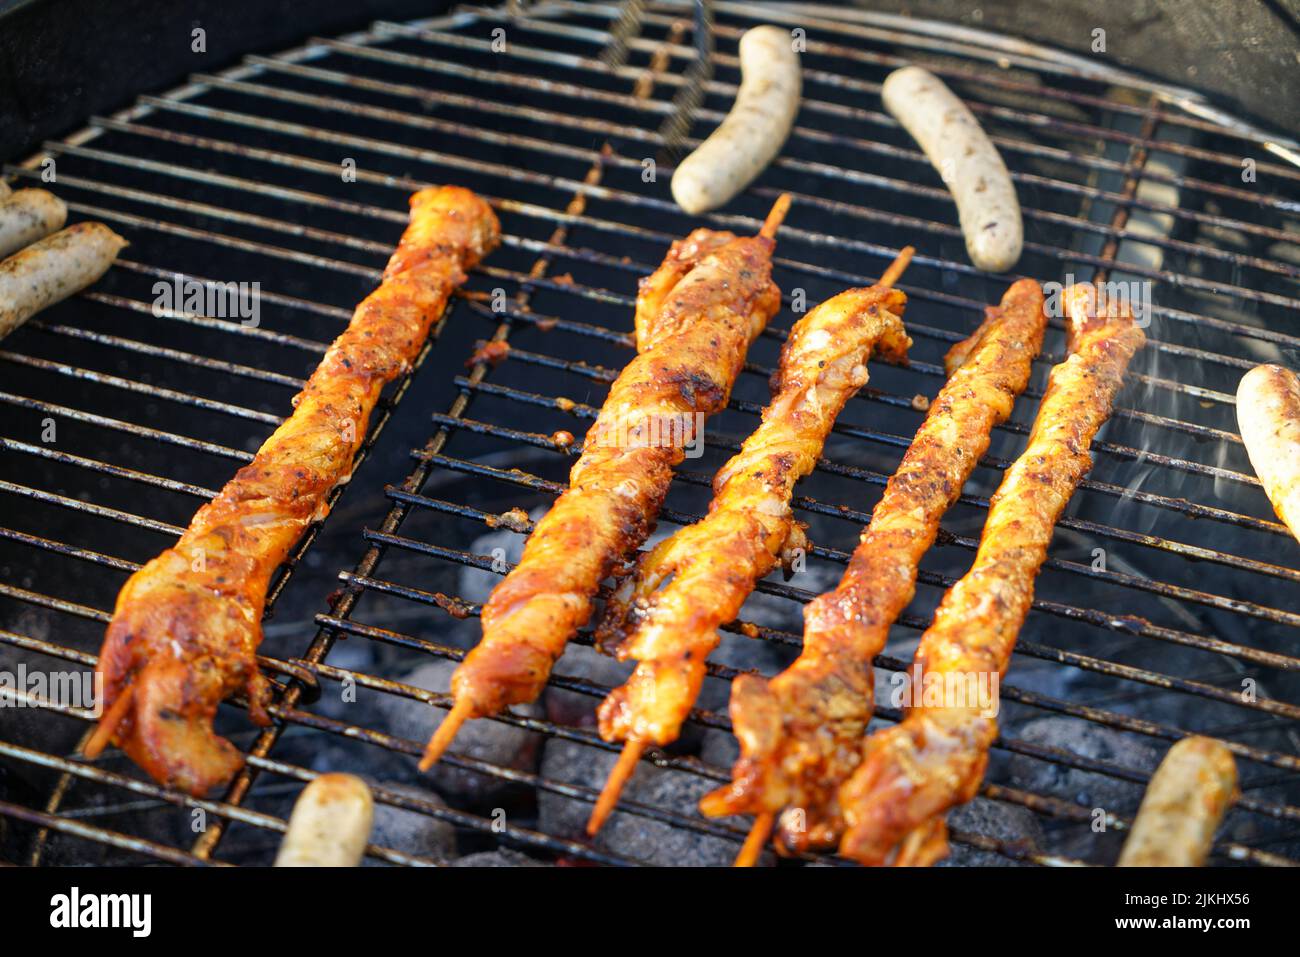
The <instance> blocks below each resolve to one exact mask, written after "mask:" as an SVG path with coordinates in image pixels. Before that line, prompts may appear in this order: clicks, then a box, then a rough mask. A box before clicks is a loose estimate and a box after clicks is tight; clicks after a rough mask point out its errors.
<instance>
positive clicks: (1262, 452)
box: [1237, 365, 1300, 539]
mask: <svg viewBox="0 0 1300 957" xmlns="http://www.w3.org/2000/svg"><path fill="white" fill-rule="evenodd" d="M1237 425H1238V426H1239V427H1240V428H1241V441H1242V442H1244V443H1245V444H1246V452H1247V454H1249V455H1250V464H1251V465H1252V466H1254V468H1255V474H1256V475H1258V476H1259V480H1260V482H1261V483H1263V486H1264V492H1265V493H1266V494H1267V495H1268V499H1269V501H1270V502H1272V503H1273V510H1274V511H1276V512H1277V515H1278V518H1280V519H1282V521H1284V522H1286V524H1287V526H1288V527H1289V528H1290V529H1291V532H1292V534H1294V535H1295V536H1296V538H1297V539H1300V379H1298V378H1296V374H1295V373H1294V372H1292V371H1291V370H1290V369H1283V368H1282V367H1281V366H1273V365H1264V366H1256V367H1255V368H1253V369H1251V370H1250V371H1249V372H1247V373H1246V374H1245V375H1244V376H1242V377H1241V384H1240V385H1238V386H1237Z"/></svg>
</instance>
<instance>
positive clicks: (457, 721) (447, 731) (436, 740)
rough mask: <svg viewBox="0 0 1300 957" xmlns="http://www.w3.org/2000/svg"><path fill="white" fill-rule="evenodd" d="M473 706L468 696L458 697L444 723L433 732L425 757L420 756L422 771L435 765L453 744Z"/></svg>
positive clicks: (425, 750)
mask: <svg viewBox="0 0 1300 957" xmlns="http://www.w3.org/2000/svg"><path fill="white" fill-rule="evenodd" d="M472 707H473V705H472V704H471V703H470V700H469V699H468V698H458V699H457V700H456V703H455V704H454V705H452V708H451V710H450V711H448V712H447V717H445V718H443V719H442V724H440V725H438V730H436V731H435V732H433V737H431V738H430V739H429V744H428V746H427V747H425V749H424V757H422V758H420V770H421V771H427V770H429V768H431V767H433V766H434V765H435V764H436V763H437V762H438V759H439V758H440V757H442V753H443V752H444V751H446V750H447V748H448V747H450V746H451V742H452V740H453V739H454V738H455V737H456V733H457V732H458V731H460V726H461V725H462V724H464V723H465V722H466V721H467V720H468V719H469V713H470V710H471V708H472Z"/></svg>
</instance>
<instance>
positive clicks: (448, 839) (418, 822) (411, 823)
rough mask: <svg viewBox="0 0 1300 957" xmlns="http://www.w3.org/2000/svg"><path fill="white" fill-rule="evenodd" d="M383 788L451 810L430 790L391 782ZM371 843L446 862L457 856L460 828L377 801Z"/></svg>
mask: <svg viewBox="0 0 1300 957" xmlns="http://www.w3.org/2000/svg"><path fill="white" fill-rule="evenodd" d="M379 787H380V788H382V789H383V790H385V791H393V792H395V793H397V794H401V795H404V796H406V797H409V798H412V799H414V800H418V801H425V802H427V803H430V804H436V805H437V806H438V807H446V806H447V805H446V802H445V801H443V799H442V798H441V797H439V796H438V795H437V794H436V793H434V792H433V791H430V790H427V789H421V788H416V787H411V786H409V785H405V784H394V783H390V782H386V783H383V784H380V785H379ZM370 843H371V844H376V845H378V846H380V847H388V848H392V849H394V850H398V851H403V852H405V853H408V854H415V855H418V856H420V857H428V858H432V859H433V860H436V861H446V860H448V859H450V858H451V857H454V856H455V853H456V828H455V825H453V824H451V823H450V822H448V821H443V820H440V819H439V818H436V817H433V816H431V815H429V814H423V813H421V812H420V811H412V810H410V809H408V808H404V807H394V806H393V805H391V804H381V803H379V802H378V801H376V802H375V823H374V827H373V828H372V829H371V831H370ZM368 863H369V861H368Z"/></svg>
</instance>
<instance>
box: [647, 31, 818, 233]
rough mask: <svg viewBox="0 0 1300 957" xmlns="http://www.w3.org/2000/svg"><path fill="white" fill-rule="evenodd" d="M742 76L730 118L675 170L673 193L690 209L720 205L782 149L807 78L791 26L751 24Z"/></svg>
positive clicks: (743, 44) (742, 53)
mask: <svg viewBox="0 0 1300 957" xmlns="http://www.w3.org/2000/svg"><path fill="white" fill-rule="evenodd" d="M740 76H741V80H740V89H739V90H738V91H737V93H736V102H735V103H734V104H733V105H732V107H731V112H730V113H728V114H727V118H726V119H725V120H723V121H722V125H721V126H719V127H718V128H717V129H716V130H714V131H713V134H712V135H711V136H710V137H709V138H708V139H707V140H705V141H704V142H703V143H701V144H700V145H699V147H698V148H697V149H696V150H695V152H694V153H692V154H691V155H690V156H688V157H686V159H684V160H682V162H681V163H680V165H678V167H677V172H676V173H674V174H673V184H672V188H673V199H675V200H677V205H678V206H680V207H681V208H682V209H684V210H686V211H687V212H688V213H703V212H706V211H707V210H710V209H717V208H718V207H719V206H721V205H723V204H724V203H726V202H727V201H728V200H730V199H731V198H732V197H733V196H735V195H736V194H737V193H739V192H740V191H741V190H742V189H744V188H745V187H746V186H748V185H749V184H750V183H751V182H753V180H754V178H755V177H756V176H758V174H759V173H761V172H763V170H764V169H766V168H767V164H768V163H770V162H772V160H773V159H775V158H776V154H777V153H779V152H781V146H782V144H784V143H785V138H786V137H787V136H789V135H790V127H791V126H793V125H794V117H795V114H796V113H798V112H799V91H800V88H801V84H802V80H801V78H800V75H799V55H798V54H797V53H795V52H794V44H793V42H792V40H791V36H790V31H788V30H783V29H782V28H781V27H774V26H762V27H754V28H753V29H752V30H746V31H745V35H744V36H742V37H741V38H740Z"/></svg>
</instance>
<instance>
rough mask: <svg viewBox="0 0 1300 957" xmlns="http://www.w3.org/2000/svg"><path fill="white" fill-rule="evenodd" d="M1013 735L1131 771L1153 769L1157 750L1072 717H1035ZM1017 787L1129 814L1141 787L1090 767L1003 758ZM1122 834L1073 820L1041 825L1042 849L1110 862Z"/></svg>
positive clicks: (1130, 736) (1135, 806)
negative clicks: (1079, 767)
mask: <svg viewBox="0 0 1300 957" xmlns="http://www.w3.org/2000/svg"><path fill="white" fill-rule="evenodd" d="M1014 737H1016V738H1018V739H1020V740H1023V741H1026V742H1029V743H1032V744H1039V745H1043V746H1044V747H1051V748H1058V749H1060V750H1063V751H1067V752H1069V753H1071V754H1076V755H1079V756H1080V757H1084V758H1090V759H1093V760H1096V761H1101V762H1105V763H1107V764H1114V765H1118V766H1120V767H1125V768H1130V769H1134V770H1153V769H1154V768H1155V767H1156V765H1157V763H1158V762H1159V758H1160V754H1159V752H1158V751H1157V750H1156V749H1155V748H1153V747H1151V746H1150V745H1148V744H1146V743H1145V742H1143V741H1142V739H1141V738H1139V737H1138V736H1136V735H1133V734H1126V733H1124V732H1121V731H1116V730H1114V729H1112V728H1108V727H1105V726H1103V725H1097V724H1092V723H1090V722H1086V721H1080V720H1078V719H1074V718H1056V717H1051V718H1039V719H1037V720H1034V721H1030V722H1028V723H1027V724H1025V725H1023V726H1022V727H1020V728H1017V729H1016V731H1015V734H1014ZM1008 768H1009V772H1010V775H1011V779H1012V782H1013V783H1014V785H1015V786H1016V787H1020V788H1023V789H1024V790H1027V791H1030V792H1033V793H1035V794H1044V795H1050V796H1052V797H1056V798H1060V799H1062V800H1065V801H1068V802H1071V803H1074V804H1076V805H1078V806H1079V807H1082V808H1090V809H1091V808H1101V809H1102V810H1104V811H1106V812H1107V813H1109V814H1115V815H1119V816H1122V817H1132V816H1133V814H1135V813H1136V812H1137V809H1138V805H1139V804H1140V803H1141V801H1142V793H1143V788H1142V785H1140V784H1136V783H1133V782H1131V781H1125V780H1121V779H1119V778H1114V777H1110V776H1108V775H1104V774H1098V773H1095V772H1091V771H1081V770H1078V769H1076V768H1070V767H1065V766H1064V765H1060V764H1055V763H1049V762H1047V761H1040V760H1038V759H1036V758H1031V757H1028V756H1025V755H1021V754H1014V755H1012V756H1011V758H1010V760H1009V762H1008ZM1122 843H1123V838H1122V836H1121V835H1120V834H1119V833H1118V832H1104V833H1096V832H1093V831H1092V829H1091V828H1089V827H1087V826H1081V825H1080V824H1079V823H1077V822H1069V823H1068V824H1067V823H1065V822H1061V823H1060V824H1059V825H1056V826H1053V825H1052V824H1047V825H1045V826H1044V840H1043V847H1044V849H1045V850H1046V851H1048V852H1049V853H1053V854H1062V855H1066V856H1071V857H1079V858H1082V859H1083V860H1086V861H1090V862H1093V863H1111V862H1113V861H1114V859H1115V855H1116V854H1118V853H1119V848H1120V845H1121V844H1122Z"/></svg>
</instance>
